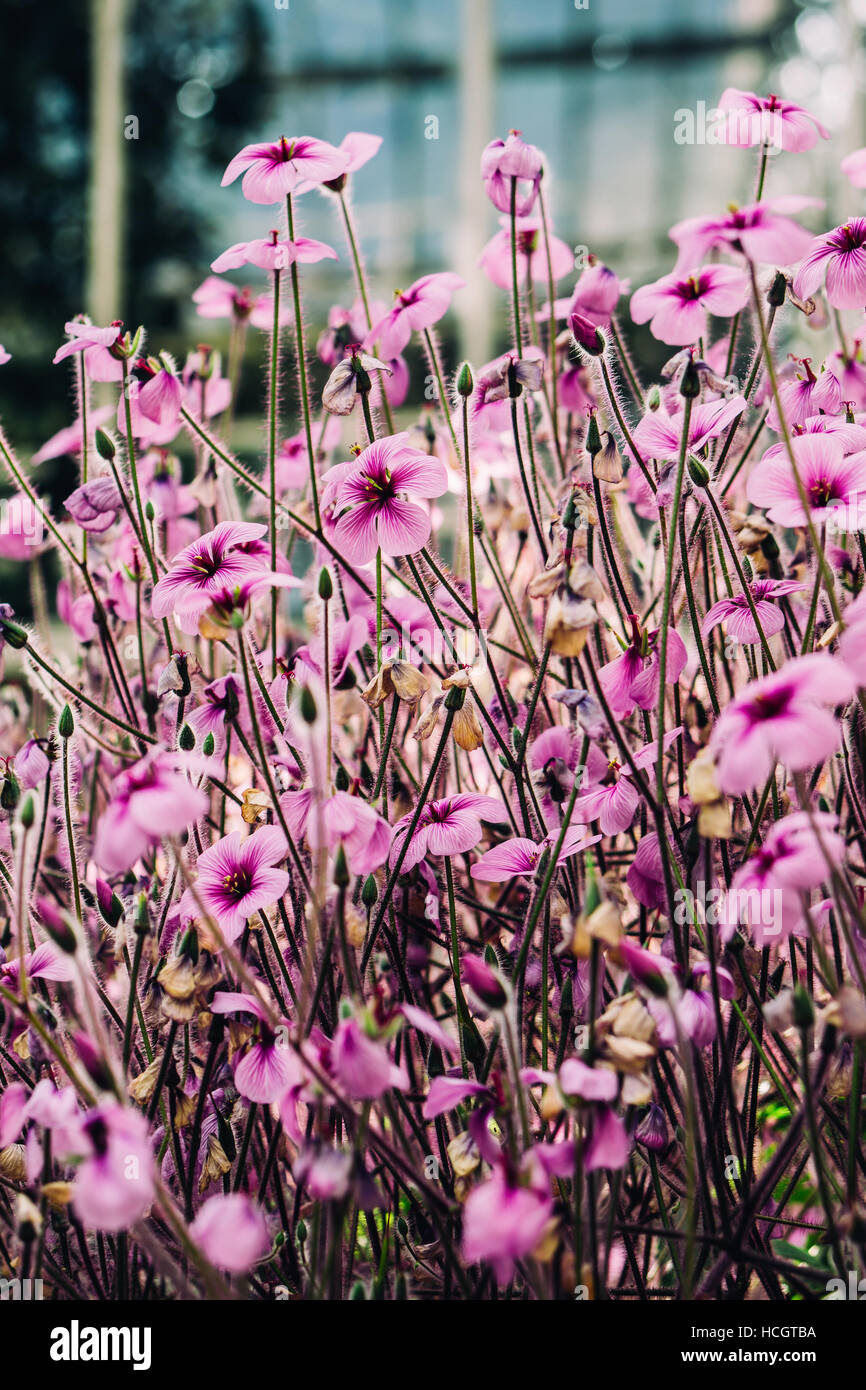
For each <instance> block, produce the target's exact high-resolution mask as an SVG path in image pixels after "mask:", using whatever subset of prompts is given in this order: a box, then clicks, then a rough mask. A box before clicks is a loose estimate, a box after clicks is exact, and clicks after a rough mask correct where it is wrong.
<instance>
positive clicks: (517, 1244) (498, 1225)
mask: <svg viewBox="0 0 866 1390" xmlns="http://www.w3.org/2000/svg"><path fill="white" fill-rule="evenodd" d="M552 1217H553V1201H552V1198H551V1196H550V1193H549V1191H547V1190H545V1189H542V1188H538V1187H518V1186H516V1185H515V1184H513V1183H511V1182H509V1180H508V1178H507V1177H506V1175H505V1173H504V1172H503V1171H502V1169H501V1168H497V1169H496V1170H495V1171H494V1173H493V1176H492V1177H491V1178H490V1179H489V1180H488V1181H487V1182H485V1183H481V1184H480V1185H479V1186H478V1187H473V1189H472V1191H471V1192H470V1194H469V1196H468V1198H467V1199H466V1204H465V1206H464V1208H463V1242H462V1250H463V1258H464V1259H465V1260H466V1261H467V1262H468V1263H469V1264H474V1263H475V1262H476V1261H478V1260H485V1261H487V1262H488V1263H490V1264H491V1265H492V1266H493V1270H494V1273H495V1275H496V1278H497V1279H498V1280H499V1282H500V1283H505V1282H506V1281H507V1280H508V1279H509V1278H510V1277H511V1274H512V1272H513V1269H514V1262H515V1260H522V1259H523V1258H524V1257H525V1256H526V1255H531V1254H532V1252H533V1250H534V1249H535V1248H536V1246H537V1245H538V1244H539V1243H540V1241H541V1238H542V1236H543V1235H544V1234H545V1231H546V1230H547V1227H548V1224H549V1222H550V1221H551V1219H552Z"/></svg>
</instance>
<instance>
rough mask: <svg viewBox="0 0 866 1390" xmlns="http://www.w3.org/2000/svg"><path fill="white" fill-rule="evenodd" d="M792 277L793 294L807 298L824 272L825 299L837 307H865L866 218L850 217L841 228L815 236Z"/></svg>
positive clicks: (818, 283) (822, 279)
mask: <svg viewBox="0 0 866 1390" xmlns="http://www.w3.org/2000/svg"><path fill="white" fill-rule="evenodd" d="M805 256H806V258H805V260H804V261H803V264H802V265H801V266H800V269H799V270H798V272H797V277H796V279H795V280H794V293H795V294H796V295H798V297H799V298H800V299H808V298H809V296H810V295H812V294H814V293H815V291H816V290H817V289H819V288H820V286H821V284H822V282H823V281H824V276H825V272H826V291H827V298H828V299H829V301H830V303H831V304H832V305H833V307H834V308H836V309H862V308H864V306H866V217H852V218H849V220H848V221H847V222H845V223H844V224H843V225H842V226H841V227H834V228H833V230H832V232H826V233H825V234H824V236H819V237H816V238H815V240H814V241H813V242H812V243H811V245H810V246H809V247H808V249H807V251H806V253H805Z"/></svg>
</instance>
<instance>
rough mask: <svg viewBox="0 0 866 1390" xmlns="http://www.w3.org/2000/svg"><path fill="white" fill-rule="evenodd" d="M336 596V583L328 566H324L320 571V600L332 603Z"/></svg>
mask: <svg viewBox="0 0 866 1390" xmlns="http://www.w3.org/2000/svg"><path fill="white" fill-rule="evenodd" d="M333 596H334V581H333V580H332V578H331V572H330V570H329V569H328V568H327V566H325V565H323V566H322V568H321V570H320V571H319V598H320V599H321V600H322V602H323V603H330V601H331V599H332V598H333Z"/></svg>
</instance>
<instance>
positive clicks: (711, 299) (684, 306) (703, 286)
mask: <svg viewBox="0 0 866 1390" xmlns="http://www.w3.org/2000/svg"><path fill="white" fill-rule="evenodd" d="M749 294H750V287H749V278H748V276H747V275H746V273H745V271H742V270H737V269H736V267H734V266H730V265H705V266H704V267H703V268H702V269H700V270H694V271H692V272H691V274H689V275H683V274H677V273H676V272H674V274H672V275H663V276H662V278H661V279H660V280H656V281H655V282H654V283H653V284H651V285H644V286H643V288H642V289H639V290H636V291H635V293H634V294H633V295H632V297H631V316H632V318H633V319H634V321H635V323H646V322H647V320H650V331H651V332H652V334H653V336H654V337H656V338H658V339H660V341H661V342H663V343H673V344H685V343H696V342H697V341H698V339H699V338H701V337H703V336H705V334H706V332H707V315H708V314H714V315H715V316H716V317H719V318H730V316H731V315H732V314H738V313H739V312H740V310H741V309H742V308H743V307H744V306H745V304H746V303H747V302H748V299H749Z"/></svg>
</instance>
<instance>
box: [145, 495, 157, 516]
mask: <svg viewBox="0 0 866 1390" xmlns="http://www.w3.org/2000/svg"><path fill="white" fill-rule="evenodd" d="M144 515H145V516H146V517H147V520H148V521H156V507H155V506H154V505H153V503H152V502H151V500H150V498H149V497H148V499H147V501H146V502H145V504H144Z"/></svg>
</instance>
